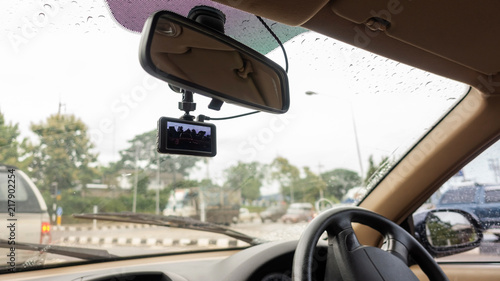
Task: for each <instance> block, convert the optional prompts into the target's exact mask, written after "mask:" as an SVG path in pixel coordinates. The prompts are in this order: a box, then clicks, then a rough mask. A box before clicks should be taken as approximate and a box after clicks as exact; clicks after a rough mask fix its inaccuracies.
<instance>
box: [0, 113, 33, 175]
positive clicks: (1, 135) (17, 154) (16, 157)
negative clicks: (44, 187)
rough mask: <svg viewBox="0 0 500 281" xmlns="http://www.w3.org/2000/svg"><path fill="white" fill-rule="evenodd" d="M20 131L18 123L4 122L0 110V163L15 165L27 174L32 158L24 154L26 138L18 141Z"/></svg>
mask: <svg viewBox="0 0 500 281" xmlns="http://www.w3.org/2000/svg"><path fill="white" fill-rule="evenodd" d="M19 135H20V132H19V126H18V124H12V123H9V124H7V123H5V118H4V115H3V114H2V112H0V163H2V164H7V165H12V166H16V167H18V168H19V169H21V170H23V171H25V172H26V173H28V174H29V170H28V166H29V164H30V163H31V161H32V158H31V157H29V156H28V155H26V151H29V149H30V147H29V143H28V140H27V139H26V138H24V139H23V140H22V141H21V142H19V140H18V138H19Z"/></svg>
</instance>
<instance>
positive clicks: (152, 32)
mask: <svg viewBox="0 0 500 281" xmlns="http://www.w3.org/2000/svg"><path fill="white" fill-rule="evenodd" d="M139 59H140V63H141V65H142V67H143V68H144V69H145V70H146V72H148V73H149V74H151V75H153V76H154V77H157V78H159V79H161V80H163V81H166V82H168V83H169V84H170V85H172V86H174V87H179V88H182V89H184V90H186V91H191V92H193V93H198V94H201V95H204V96H208V97H211V98H214V99H216V100H219V101H224V102H228V103H233V104H237V105H240V106H245V107H249V108H252V109H256V110H259V111H264V112H270V113H285V112H286V111H287V110H288V108H289V104H290V101H289V88H288V78H287V75H286V72H285V71H284V70H283V69H282V68H281V67H280V66H279V65H277V64H276V63H274V62H273V61H271V60H269V59H268V58H266V57H265V56H264V55H262V54H260V53H258V52H256V51H255V50H253V49H251V48H249V47H247V46H245V45H243V44H241V43H239V42H238V41H236V40H234V39H232V38H230V37H228V36H226V35H224V34H223V33H221V32H219V31H217V30H215V29H213V28H210V27H207V26H205V25H202V24H200V23H198V22H196V21H193V20H190V19H187V18H185V17H182V16H180V15H177V14H175V13H172V12H167V11H160V12H157V13H155V14H153V15H152V16H151V17H149V19H148V20H147V21H146V23H145V25H144V29H143V32H142V39H141V44H140V56H139Z"/></svg>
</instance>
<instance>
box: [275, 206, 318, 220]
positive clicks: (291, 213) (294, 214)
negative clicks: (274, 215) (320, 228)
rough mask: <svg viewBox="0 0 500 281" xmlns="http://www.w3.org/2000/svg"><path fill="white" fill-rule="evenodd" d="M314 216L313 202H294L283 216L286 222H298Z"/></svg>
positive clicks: (282, 218)
mask: <svg viewBox="0 0 500 281" xmlns="http://www.w3.org/2000/svg"><path fill="white" fill-rule="evenodd" d="M313 217H314V208H313V205H312V204H311V203H292V204H291V205H290V207H288V209H287V210H286V214H284V215H283V216H282V217H281V220H282V221H283V222H285V223H290V222H291V223H297V222H301V221H305V222H307V221H310V220H312V218H313Z"/></svg>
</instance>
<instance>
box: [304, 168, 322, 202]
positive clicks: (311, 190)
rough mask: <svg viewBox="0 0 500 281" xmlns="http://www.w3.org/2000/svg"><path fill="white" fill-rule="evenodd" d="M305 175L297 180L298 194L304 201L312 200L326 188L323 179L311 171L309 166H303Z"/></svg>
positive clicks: (317, 197)
mask: <svg viewBox="0 0 500 281" xmlns="http://www.w3.org/2000/svg"><path fill="white" fill-rule="evenodd" d="M304 174H305V177H304V178H301V179H300V180H299V181H298V184H297V185H298V186H300V189H299V192H300V193H299V194H300V197H299V198H302V199H301V200H302V201H304V202H314V201H316V200H318V199H319V198H320V197H321V194H324V191H325V190H326V183H325V182H324V181H323V179H322V178H321V177H320V176H318V175H316V174H315V173H313V172H312V171H311V169H309V167H304Z"/></svg>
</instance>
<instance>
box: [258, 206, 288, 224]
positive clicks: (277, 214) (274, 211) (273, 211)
mask: <svg viewBox="0 0 500 281" xmlns="http://www.w3.org/2000/svg"><path fill="white" fill-rule="evenodd" d="M285 213H286V208H285V207H284V206H271V207H268V208H267V209H266V210H264V211H262V212H260V219H261V220H262V222H266V220H271V221H272V222H277V221H278V219H280V218H281V217H282V216H283V215H284V214H285Z"/></svg>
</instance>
